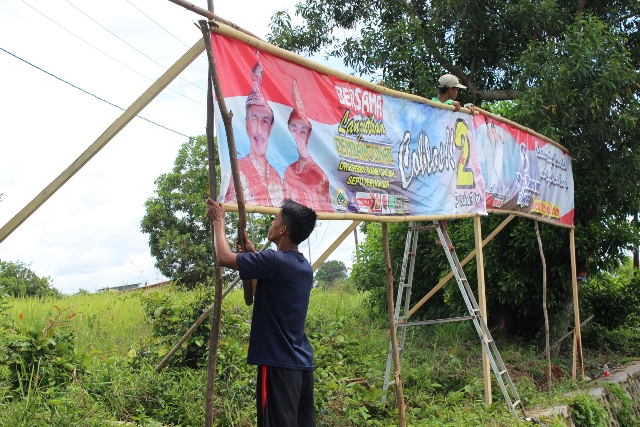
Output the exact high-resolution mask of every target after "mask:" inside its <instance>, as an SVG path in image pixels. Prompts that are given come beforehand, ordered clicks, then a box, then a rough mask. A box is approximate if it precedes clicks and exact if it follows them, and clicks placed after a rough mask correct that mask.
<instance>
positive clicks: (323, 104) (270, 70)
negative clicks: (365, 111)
mask: <svg viewBox="0 0 640 427" xmlns="http://www.w3.org/2000/svg"><path fill="white" fill-rule="evenodd" d="M211 43H212V45H213V51H214V55H215V56H216V63H217V65H218V73H219V74H220V75H221V76H234V78H233V79H222V80H221V82H220V84H221V86H222V93H223V94H224V97H225V98H231V97H235V96H248V95H249V93H250V92H251V89H252V85H253V81H254V76H253V74H252V73H251V72H250V70H252V69H253V68H254V66H255V65H256V63H257V62H258V55H257V50H256V49H255V48H252V47H250V46H247V45H246V44H244V43H241V42H239V41H237V40H235V39H232V38H229V37H225V36H222V35H220V34H215V33H214V34H212V35H211ZM259 59H260V62H261V63H262V86H261V89H262V94H263V95H264V97H265V98H266V99H267V100H268V101H269V102H276V103H279V104H283V105H288V106H290V107H293V105H294V101H293V96H292V89H291V85H292V83H291V82H292V81H293V80H294V79H295V80H296V81H297V84H298V89H299V91H300V97H301V98H302V99H303V100H304V110H305V112H306V114H307V116H308V117H309V118H310V119H311V120H314V121H316V122H320V123H327V124H333V123H338V122H339V121H340V119H341V118H342V116H343V115H344V112H345V109H346V106H343V105H341V104H340V98H339V97H338V94H337V92H336V88H335V87H336V85H337V83H338V82H340V83H341V85H345V83H344V82H342V81H339V80H337V79H336V78H335V77H332V76H327V75H324V74H320V73H318V72H316V71H313V70H310V69H308V68H304V67H302V66H300V65H298V64H294V63H293V62H289V61H284V60H282V59H280V58H277V57H276V56H274V55H271V54H269V53H265V52H260V55H259ZM349 86H353V85H349ZM353 87H355V86H353ZM328 100H335V102H333V103H331V102H327V101H328ZM352 111H353V110H352Z"/></svg>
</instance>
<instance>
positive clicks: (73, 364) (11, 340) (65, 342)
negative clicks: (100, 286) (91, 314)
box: [0, 307, 86, 390]
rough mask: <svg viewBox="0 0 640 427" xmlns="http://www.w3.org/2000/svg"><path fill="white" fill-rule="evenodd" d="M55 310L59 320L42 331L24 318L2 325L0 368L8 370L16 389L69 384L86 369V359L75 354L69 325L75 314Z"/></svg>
mask: <svg viewBox="0 0 640 427" xmlns="http://www.w3.org/2000/svg"><path fill="white" fill-rule="evenodd" d="M55 308H56V310H57V312H58V313H57V315H56V317H54V318H52V319H49V321H48V325H47V326H46V327H45V328H44V329H42V330H38V329H37V328H35V327H33V326H31V325H28V324H26V323H25V322H24V321H23V318H22V315H20V316H19V319H18V320H17V321H14V320H13V319H7V320H5V321H4V323H3V324H2V325H0V366H6V367H8V368H9V378H8V379H9V381H10V383H11V385H12V386H13V387H14V388H15V389H20V390H25V389H27V388H32V387H36V386H44V387H54V386H59V385H66V384H69V383H70V382H71V381H72V380H74V379H76V378H77V377H78V375H79V374H80V373H81V372H82V371H83V369H84V361H85V360H86V356H85V355H83V354H80V353H79V352H77V351H76V335H75V331H74V328H73V326H72V325H71V324H70V323H69V320H70V319H72V318H73V317H74V316H75V312H73V311H71V310H62V309H60V308H59V307H55ZM66 313H70V314H66Z"/></svg>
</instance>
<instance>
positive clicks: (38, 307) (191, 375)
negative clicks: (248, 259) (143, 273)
mask: <svg viewBox="0 0 640 427" xmlns="http://www.w3.org/2000/svg"><path fill="white" fill-rule="evenodd" d="M158 292H159V293H158V294H157V295H158V296H162V295H164V296H166V297H167V298H165V299H163V300H162V301H163V304H170V305H171V304H174V305H180V304H182V305H183V306H184V305H187V306H189V304H191V303H192V302H193V301H195V300H196V299H197V298H198V296H197V293H190V294H188V295H186V294H185V293H184V292H182V291H179V290H175V289H164V290H160V291H158ZM201 295H205V294H201ZM167 301H168V302H167ZM55 306H57V307H59V308H60V309H61V310H63V311H64V310H67V309H68V311H64V314H65V315H67V314H68V313H71V312H72V311H75V312H77V313H78V314H77V315H76V316H75V317H73V318H72V319H69V322H70V324H72V326H73V330H74V331H75V334H76V336H77V342H76V347H77V351H78V352H79V353H86V354H87V355H88V356H87V357H86V358H85V359H84V360H85V363H84V365H82V367H81V368H80V369H79V370H78V372H77V374H74V375H73V376H71V377H69V378H68V380H67V382H66V383H65V384H57V385H44V384H40V383H38V382H37V378H38V371H37V370H36V371H35V375H33V376H32V378H31V379H30V380H29V381H27V382H25V383H24V384H26V385H24V386H23V388H22V389H21V390H19V389H17V388H16V387H12V386H11V384H10V383H8V382H7V381H6V380H4V381H3V373H2V369H1V368H2V366H3V365H2V352H3V349H2V345H0V427H2V426H5V425H6V426H39V427H40V426H65V427H68V426H76V425H79V426H93V425H96V426H97V425H109V423H110V422H115V421H123V422H133V423H135V424H136V425H141V426H142V425H144V426H155V427H157V426H159V425H165V426H170V425H171V426H182V427H188V426H200V425H202V419H203V416H204V397H205V384H206V369H205V365H204V364H205V362H206V361H205V360H201V361H199V362H198V363H197V367H196V368H189V367H186V366H175V365H170V366H169V367H168V368H166V369H164V370H163V371H162V372H160V373H155V372H154V369H153V368H154V366H155V364H156V363H157V362H158V361H159V359H160V357H159V355H160V354H161V353H163V352H166V350H167V348H166V347H162V346H166V342H167V341H166V340H165V341H159V340H158V339H157V338H156V337H154V335H153V328H152V326H151V323H150V320H151V319H147V318H146V316H145V314H144V307H143V301H142V298H141V293H140V292H129V293H121V294H114V293H100V294H92V295H86V294H85V295H77V296H72V297H65V298H60V299H45V300H37V299H19V300H12V301H11V309H10V310H9V312H8V314H9V315H10V316H11V317H12V318H13V319H14V321H18V322H24V323H25V324H29V325H32V326H34V327H36V328H37V330H40V329H42V328H43V327H45V326H46V325H47V324H48V323H49V319H50V318H53V317H55V316H56V315H57V313H58V310H57V309H56V308H55ZM196 311H197V310H196ZM173 312H174V313H182V314H181V315H182V316H184V315H187V314H188V315H190V316H195V317H197V315H198V314H199V313H197V312H195V313H194V312H193V310H192V311H191V312H190V311H189V310H183V311H178V310H175V311H173ZM184 313H186V314H184ZM20 315H22V316H20ZM172 316H173V317H175V316H178V315H177V314H174V315H172ZM222 316H223V324H222V335H221V340H220V348H219V352H218V374H217V379H216V396H215V402H214V411H215V414H216V425H220V426H234V427H235V426H251V425H253V423H254V411H255V409H254V405H255V404H254V389H255V379H254V378H255V368H254V367H252V366H247V365H246V347H247V343H248V332H249V324H248V323H247V322H249V321H250V317H251V307H246V306H245V305H244V302H243V295H242V292H241V291H233V292H231V293H230V294H229V295H228V297H227V298H226V299H225V301H224V302H223V313H222ZM20 317H22V319H21V320H19V319H20ZM173 317H171V321H174V322H176V324H187V325H189V324H190V323H191V322H192V320H190V319H188V318H178V319H174V318H173ZM160 320H161V321H164V320H163V319H162V318H160ZM156 321H158V318H156ZM209 321H210V320H207V322H209ZM306 326H307V332H308V335H309V337H310V340H311V343H312V346H313V349H314V364H315V377H316V387H315V393H316V407H317V417H318V426H319V427H329V426H336V427H338V426H340V427H344V426H385V427H386V426H393V425H397V417H398V414H397V410H396V409H395V408H394V406H393V405H383V404H382V403H381V397H382V393H383V391H382V386H383V375H384V369H385V364H386V360H387V349H388V346H389V332H388V326H387V325H386V319H385V318H381V317H379V316H378V317H376V316H373V315H371V314H370V312H369V311H368V309H367V295H366V294H362V293H356V292H348V291H344V290H342V289H331V290H328V291H322V290H314V291H313V292H312V296H311V302H310V306H309V313H308V320H307V325H306ZM1 338H2V336H1V335H0V344H1V343H2V341H1ZM175 339H177V337H172V338H171V339H170V340H169V341H168V342H169V343H170V342H173V341H175ZM194 341H195V340H194ZM406 342H407V345H406V350H405V352H404V355H403V370H402V378H403V383H404V396H405V400H406V403H407V425H409V426H451V427H453V426H456V427H458V426H463V427H471V426H495V427H497V426H502V427H506V426H516V425H521V424H520V423H519V422H518V421H517V420H515V419H514V418H513V417H512V416H511V414H510V412H509V411H508V409H507V407H506V405H505V403H504V400H503V397H502V394H501V392H500V390H499V388H498V386H497V384H496V383H495V381H494V382H493V390H492V392H493V398H494V403H493V404H492V405H490V406H486V405H485V404H484V391H483V385H482V367H481V353H480V343H479V341H478V338H477V336H476V333H475V330H474V329H473V327H472V325H471V324H470V323H469V322H465V323H450V324H442V325H438V326H427V327H414V328H410V329H409V330H408V332H407V337H406ZM206 345H207V344H206V343H202V342H200V343H197V342H188V344H187V345H186V346H205V347H204V348H206ZM185 348H186V347H185ZM131 349H134V350H135V353H130V350H131ZM163 349H164V350H163ZM181 351H182V350H181ZM500 351H501V354H502V357H503V359H504V361H505V363H506V364H507V366H508V368H509V370H510V373H511V375H512V378H513V379H514V381H515V383H516V388H517V390H518V392H519V394H520V396H521V398H522V399H523V402H524V403H525V407H526V408H527V409H532V408H533V407H547V406H550V405H553V404H556V403H558V402H563V401H565V402H566V401H567V398H566V397H562V393H564V392H566V391H571V390H578V389H580V387H581V385H580V384H578V383H576V382H574V381H571V380H567V379H564V380H560V381H556V382H555V383H554V386H553V389H552V391H551V393H548V392H544V391H541V389H540V386H541V384H542V383H543V381H542V375H543V372H544V366H545V361H544V358H542V357H538V356H537V355H536V354H535V349H534V348H532V347H528V346H523V345H517V344H502V345H501V347H500ZM201 354H202V352H201ZM592 357H594V358H597V357H598V356H597V355H592V354H590V353H589V352H588V351H587V352H585V361H586V363H587V364H590V363H591V364H596V362H594V361H593V359H592ZM554 363H555V364H556V365H558V366H561V367H563V369H565V372H567V371H568V369H567V366H570V365H569V364H570V354H565V355H561V356H560V357H558V358H557V359H554ZM25 372H28V370H25ZM6 376H7V374H6V372H5V374H4V377H6ZM388 400H389V401H390V402H391V403H393V401H394V396H393V393H390V394H389V395H388Z"/></svg>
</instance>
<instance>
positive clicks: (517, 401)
mask: <svg viewBox="0 0 640 427" xmlns="http://www.w3.org/2000/svg"><path fill="white" fill-rule="evenodd" d="M519 404H520V401H519V400H516V401H515V402H513V405H511V407H512V408H515V407H516V406H518V405H519Z"/></svg>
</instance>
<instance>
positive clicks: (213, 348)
mask: <svg viewBox="0 0 640 427" xmlns="http://www.w3.org/2000/svg"><path fill="white" fill-rule="evenodd" d="M208 3H209V4H208V6H209V10H210V11H212V12H213V0H208ZM200 29H201V30H202V37H203V39H204V41H205V46H206V48H207V54H209V52H210V51H211V46H210V43H211V42H210V39H209V37H210V36H209V34H210V33H209V25H208V24H207V22H206V21H204V20H203V21H200ZM207 155H208V157H209V165H208V166H209V197H210V198H213V199H215V198H216V196H217V194H218V183H217V181H216V160H215V146H214V141H213V82H212V80H211V68H210V67H209V72H208V76H207ZM215 234H216V233H215V227H214V226H213V222H211V253H212V255H213V265H214V270H215V290H214V294H213V295H214V297H213V316H211V329H210V332H209V349H208V358H207V387H206V396H205V405H204V414H205V415H204V426H205V427H213V398H214V395H215V389H216V366H217V361H218V343H219V341H220V317H221V316H220V314H221V311H222V268H221V267H220V263H218V257H217V254H216V236H215Z"/></svg>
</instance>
